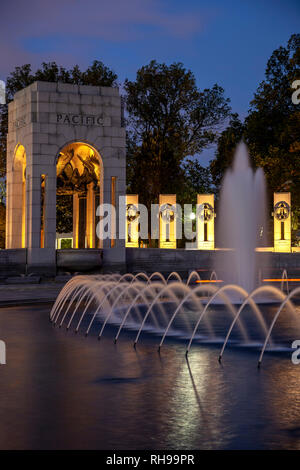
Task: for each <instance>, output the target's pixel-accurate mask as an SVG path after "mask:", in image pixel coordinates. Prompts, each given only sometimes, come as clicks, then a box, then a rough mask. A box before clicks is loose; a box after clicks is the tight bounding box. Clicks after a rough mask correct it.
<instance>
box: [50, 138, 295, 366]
mask: <svg viewBox="0 0 300 470" xmlns="http://www.w3.org/2000/svg"><path fill="white" fill-rule="evenodd" d="M265 192H266V190H265V179H264V174H263V171H262V170H261V169H258V170H256V171H253V170H252V168H251V166H250V163H249V156H248V151H247V148H246V146H245V144H244V143H240V144H239V145H238V147H237V150H236V154H235V157H234V162H233V166H232V169H229V170H228V171H227V172H226V174H225V177H224V181H223V184H222V189H221V198H220V205H219V210H218V226H217V231H218V235H219V240H220V242H221V243H222V247H223V250H219V251H218V254H219V255H220V256H219V257H218V262H217V266H216V267H215V270H213V271H212V272H211V273H210V275H209V277H208V279H201V278H200V276H199V273H198V272H196V271H192V272H190V273H189V275H188V277H187V279H186V280H184V279H182V277H181V276H180V275H179V274H178V273H177V272H176V271H172V272H171V273H170V274H169V275H168V276H166V277H165V276H164V275H163V274H162V273H160V272H158V271H156V272H153V273H152V274H150V275H148V274H147V273H145V272H139V273H137V274H132V273H126V274H124V275H121V274H99V275H93V276H81V275H79V276H75V277H73V278H72V279H71V280H70V281H69V282H68V283H67V284H66V285H65V286H64V287H63V289H62V290H61V292H60V294H59V295H58V297H57V299H56V302H55V304H54V305H53V308H52V310H51V313H50V320H51V322H52V323H53V325H54V326H55V325H59V326H60V327H62V326H63V325H64V324H65V325H66V328H67V330H69V329H70V328H71V327H72V326H74V327H75V332H76V333H78V332H79V330H80V328H81V329H82V330H83V331H84V332H85V335H86V336H88V335H89V334H90V333H91V332H92V331H95V332H96V336H97V338H98V339H101V338H102V336H103V334H104V333H105V332H106V330H107V328H108V326H112V327H115V326H116V327H117V330H116V332H115V334H114V342H115V343H116V342H117V341H118V339H119V337H120V335H121V333H122V331H123V330H127V331H129V330H134V331H135V332H136V333H135V338H134V341H133V345H134V347H136V346H137V344H138V341H139V340H140V337H141V335H143V333H145V332H147V333H151V334H155V335H156V336H157V335H158V336H160V342H159V344H158V351H161V348H162V346H163V344H164V342H165V339H166V338H167V336H169V337H177V338H181V339H184V340H187V348H186V355H188V353H189V351H190V349H191V346H192V343H194V342H198V343H199V342H211V343H216V344H221V345H222V348H221V351H220V353H219V361H221V359H222V357H223V354H224V351H225V348H226V346H227V344H231V345H233V346H234V345H239V346H240V345H246V346H248V347H252V348H253V347H254V348H261V353H260V357H259V364H260V363H261V361H262V358H263V355H264V352H265V350H266V348H267V345H268V344H269V345H270V346H271V348H272V347H273V343H272V338H271V333H272V331H273V329H274V326H275V323H276V322H277V319H278V317H279V316H280V313H281V312H282V310H283V309H284V308H286V309H287V310H288V312H289V314H290V315H292V316H293V318H295V319H296V320H297V321H298V316H297V311H296V307H295V306H294V304H293V303H292V299H293V300H295V299H296V296H297V294H299V293H300V287H298V288H296V289H294V290H293V291H291V292H290V290H289V285H288V282H287V281H288V276H287V271H286V270H284V271H283V273H282V280H281V289H278V288H276V287H274V286H272V285H261V283H262V281H266V280H265V279H263V276H262V268H261V267H260V266H258V263H257V258H256V255H255V248H256V247H257V246H258V245H259V244H262V243H264V241H266V240H264V232H265V230H264V228H265V227H266V194H265ZM217 273H218V274H221V278H222V280H220V279H219V276H218V275H217ZM202 283H205V284H202ZM284 284H286V285H285V286H286V291H287V292H286V293H285V292H284ZM272 302H273V307H272V308H273V310H272V313H274V308H277V310H276V312H275V314H274V315H273V318H272V319H271V321H270V318H266V315H265V310H266V308H267V307H265V306H264V311H262V304H264V303H272ZM220 306H221V309H220ZM249 309H250V312H251V315H250V320H251V322H252V323H253V322H254V323H255V325H256V326H253V324H251V328H248V326H247V321H249ZM228 314H229V315H228ZM247 317H248V318H247ZM230 318H231V320H230ZM228 319H229V322H228ZM220 320H221V321H224V322H225V323H224V325H223V324H222V327H221V330H220V326H219V322H220ZM253 331H254V332H255V338H254V341H253V337H251V334H252V336H253Z"/></svg>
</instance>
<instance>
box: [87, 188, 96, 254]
mask: <svg viewBox="0 0 300 470" xmlns="http://www.w3.org/2000/svg"><path fill="white" fill-rule="evenodd" d="M86 236H87V247H88V248H95V193H94V183H90V184H89V185H88V189H87V197H86Z"/></svg>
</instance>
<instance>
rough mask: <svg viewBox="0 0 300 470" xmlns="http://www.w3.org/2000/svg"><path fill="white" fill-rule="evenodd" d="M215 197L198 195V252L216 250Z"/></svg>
mask: <svg viewBox="0 0 300 470" xmlns="http://www.w3.org/2000/svg"><path fill="white" fill-rule="evenodd" d="M214 207H215V206H214V195H213V194H198V195H197V220H196V223H197V248H198V250H214V249H215V213H214Z"/></svg>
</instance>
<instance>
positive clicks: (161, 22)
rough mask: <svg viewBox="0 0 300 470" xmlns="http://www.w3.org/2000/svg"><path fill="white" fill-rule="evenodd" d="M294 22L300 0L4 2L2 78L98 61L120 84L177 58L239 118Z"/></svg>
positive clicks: (299, 16) (0, 8) (299, 17)
mask: <svg viewBox="0 0 300 470" xmlns="http://www.w3.org/2000/svg"><path fill="white" fill-rule="evenodd" d="M299 25H300V1H299V0H285V1H282V0H260V1H258V0H252V1H251V0H240V1H238V0H226V1H225V0H224V1H221V0H210V1H206V0H185V1H182V0H110V1H104V0H52V1H43V0H27V1H26V2H25V1H23V0H2V1H1V3H0V59H1V60H0V79H5V78H6V76H7V74H8V73H9V72H10V71H11V70H13V69H14V67H15V66H17V65H22V64H24V63H31V64H33V67H34V68H36V67H37V66H39V65H40V63H41V62H42V61H51V60H55V61H56V62H57V63H58V64H61V65H64V66H66V67H71V66H73V65H74V64H76V63H78V64H79V66H80V67H82V68H86V67H87V66H88V65H89V64H90V63H91V62H92V61H93V60H94V59H98V60H102V61H103V62H104V63H105V64H106V65H108V66H109V67H111V68H112V69H113V70H114V71H115V72H116V73H117V74H118V76H119V81H120V82H122V81H123V80H124V78H126V77H128V78H130V79H134V77H135V73H136V70H137V69H138V68H139V67H140V66H142V65H144V64H147V63H148V62H149V61H150V60H151V59H156V60H157V61H161V62H166V63H168V64H170V63H171V62H174V61H180V62H182V63H183V64H184V65H185V67H187V68H190V69H191V70H192V71H193V72H194V74H195V76H196V80H197V84H198V86H199V87H200V88H205V87H211V86H212V85H213V84H214V83H218V84H219V85H221V86H222V87H223V88H224V89H225V94H226V96H228V97H229V98H230V99H231V105H232V109H233V111H234V112H238V113H239V114H240V117H241V118H244V117H245V116H246V114H247V110H248V107H249V101H250V100H251V98H252V97H253V93H254V92H255V90H256V88H257V86H258V84H259V82H260V81H261V80H262V79H263V77H264V70H265V66H266V62H267V60H268V58H269V57H270V55H271V53H272V52H273V50H274V49H276V48H278V47H279V46H280V45H285V44H286V42H287V40H288V39H289V37H290V36H291V34H293V33H297V32H299ZM206 158H207V157H206Z"/></svg>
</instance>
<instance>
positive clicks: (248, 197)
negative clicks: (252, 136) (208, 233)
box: [216, 142, 266, 292]
mask: <svg viewBox="0 0 300 470" xmlns="http://www.w3.org/2000/svg"><path fill="white" fill-rule="evenodd" d="M265 187H266V186H265V178H264V174H263V171H262V169H261V168H258V169H257V170H256V171H253V170H252V168H251V166H250V163H249V156H248V151H247V147H246V145H245V144H244V143H243V142H241V143H240V144H239V145H238V147H237V150H236V153H235V156H234V161H233V166H232V169H231V168H230V169H228V170H227V172H226V174H225V177H224V180H223V183H222V188H221V195H220V205H219V210H218V222H217V234H218V239H219V240H220V243H219V245H220V247H221V248H224V249H225V250H223V251H222V252H221V253H220V254H221V256H220V258H221V259H220V261H219V263H218V266H217V267H216V270H217V271H218V272H222V279H223V280H224V281H225V283H226V284H238V285H239V286H241V287H243V288H244V289H246V290H247V291H248V292H251V291H252V290H253V289H254V287H255V285H256V279H257V277H258V276H257V272H258V269H259V267H258V265H257V259H256V256H255V248H256V247H257V246H258V243H259V242H262V240H263V234H264V232H265V230H264V227H266V190H265ZM260 235H261V236H260ZM229 266H230V269H228V267H229Z"/></svg>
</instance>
